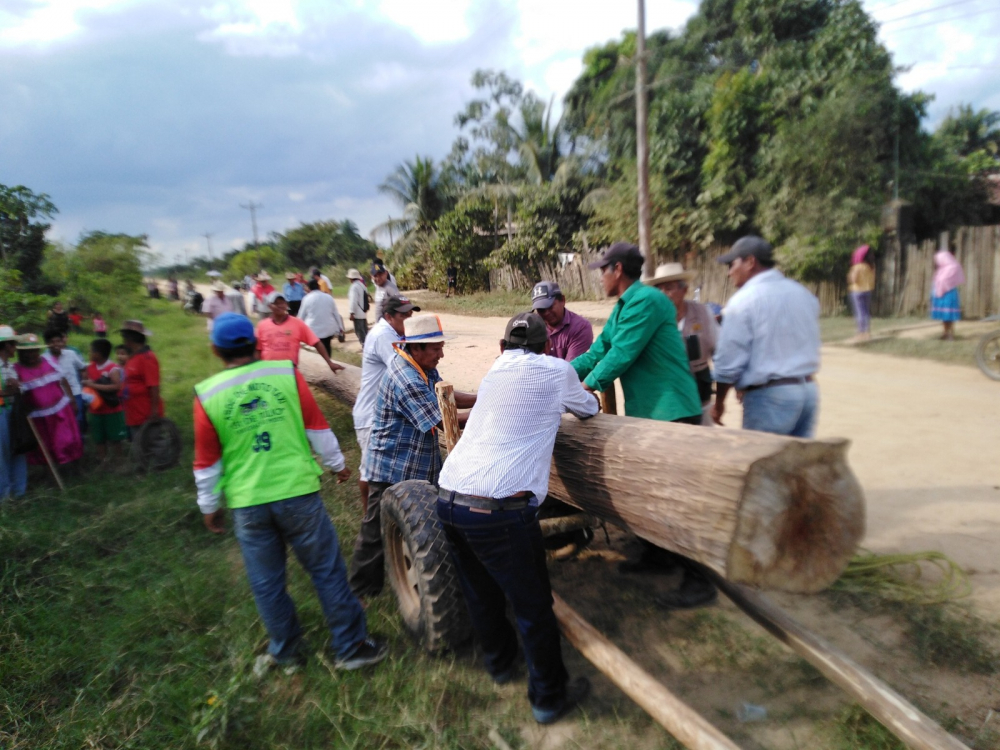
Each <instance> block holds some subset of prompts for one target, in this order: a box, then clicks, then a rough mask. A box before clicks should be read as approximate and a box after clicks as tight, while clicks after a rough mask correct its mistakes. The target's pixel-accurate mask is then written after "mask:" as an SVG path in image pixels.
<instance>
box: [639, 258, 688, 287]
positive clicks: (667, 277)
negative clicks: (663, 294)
mask: <svg viewBox="0 0 1000 750" xmlns="http://www.w3.org/2000/svg"><path fill="white" fill-rule="evenodd" d="M697 275H698V272H697V271H685V270H684V266H682V265H681V264H680V263H662V264H660V265H658V266H657V267H656V272H655V273H654V274H653V278H651V279H644V280H643V283H644V284H648V285H649V286H658V285H660V284H666V283H667V282H668V281H690V280H691V279H693V278H694V277H695V276H697Z"/></svg>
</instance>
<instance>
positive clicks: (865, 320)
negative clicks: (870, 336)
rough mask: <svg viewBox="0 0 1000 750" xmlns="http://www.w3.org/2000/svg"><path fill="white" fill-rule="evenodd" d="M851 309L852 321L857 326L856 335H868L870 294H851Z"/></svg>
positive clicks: (869, 329)
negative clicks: (852, 313)
mask: <svg viewBox="0 0 1000 750" xmlns="http://www.w3.org/2000/svg"><path fill="white" fill-rule="evenodd" d="M851 307H853V308H854V320H855V321H856V322H857V324H858V333H868V332H870V331H871V327H872V312H871V311H872V293H871V292H851Z"/></svg>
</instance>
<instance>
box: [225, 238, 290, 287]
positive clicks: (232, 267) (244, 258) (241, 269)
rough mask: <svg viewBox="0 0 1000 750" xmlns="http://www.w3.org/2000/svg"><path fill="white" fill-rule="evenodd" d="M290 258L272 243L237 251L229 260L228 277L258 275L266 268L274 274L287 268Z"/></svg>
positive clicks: (239, 277) (237, 277) (226, 274)
mask: <svg viewBox="0 0 1000 750" xmlns="http://www.w3.org/2000/svg"><path fill="white" fill-rule="evenodd" d="M287 265H288V259H287V258H286V257H285V256H284V255H282V254H281V253H280V252H279V251H278V250H276V249H275V248H273V247H272V246H271V245H261V246H260V247H258V248H250V249H247V250H243V251H242V252H239V253H237V254H236V255H235V256H233V258H232V259H231V260H230V261H229V267H228V268H227V269H226V272H225V276H226V278H231V279H242V278H243V277H244V276H246V275H248V274H249V275H251V276H253V275H256V274H257V273H259V272H260V271H263V270H266V271H267V272H268V273H270V274H271V275H272V276H273V275H274V274H275V273H278V272H281V271H284V270H285V267H286V266H287Z"/></svg>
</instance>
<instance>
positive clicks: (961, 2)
mask: <svg viewBox="0 0 1000 750" xmlns="http://www.w3.org/2000/svg"><path fill="white" fill-rule="evenodd" d="M973 2H976V0H954V2H950V3H945V4H944V5H935V6H933V7H931V8H924V9H923V10H918V11H916V12H914V13H907V14H906V15H905V16H896V17H895V18H890V19H888V20H886V21H879V23H882V24H887V23H896V21H902V20H903V19H906V18H913V17H914V16H923V15H926V14H928V13H934V12H936V11H939V10H944V9H945V8H951V7H953V6H955V5H966V4H968V3H973Z"/></svg>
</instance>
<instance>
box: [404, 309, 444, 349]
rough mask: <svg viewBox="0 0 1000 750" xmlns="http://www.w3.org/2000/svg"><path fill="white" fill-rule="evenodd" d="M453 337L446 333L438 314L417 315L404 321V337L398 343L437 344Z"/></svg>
mask: <svg viewBox="0 0 1000 750" xmlns="http://www.w3.org/2000/svg"><path fill="white" fill-rule="evenodd" d="M453 338H455V337H454V336H445V335H444V327H443V326H442V325H441V318H439V317H438V316H437V315H415V316H413V317H412V318H407V319H406V320H405V321H403V339H402V340H401V341H399V342H397V343H400V344H437V343H440V342H442V341H450V340H451V339H453Z"/></svg>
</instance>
